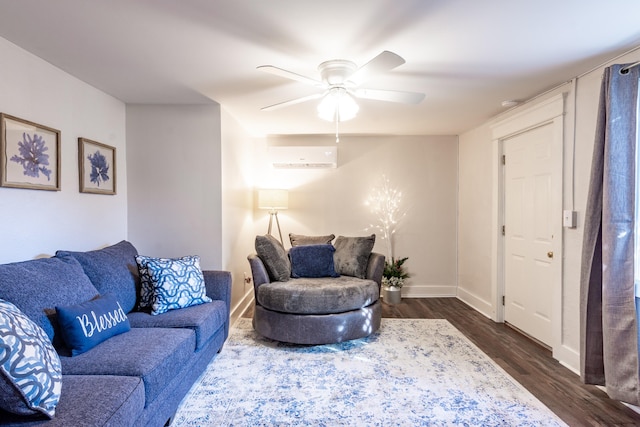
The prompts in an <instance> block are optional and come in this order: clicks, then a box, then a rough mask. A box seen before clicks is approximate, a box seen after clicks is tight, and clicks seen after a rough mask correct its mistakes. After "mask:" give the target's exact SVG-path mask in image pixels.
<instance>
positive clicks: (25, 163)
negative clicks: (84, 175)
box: [0, 114, 60, 191]
mask: <svg viewBox="0 0 640 427" xmlns="http://www.w3.org/2000/svg"><path fill="white" fill-rule="evenodd" d="M0 124H1V138H0V186H2V187H13V188H28V189H34V190H53V191H59V190H60V178H59V173H58V171H59V169H60V131H59V130H56V129H53V128H50V127H47V126H43V125H39V124H37V123H33V122H30V121H28V120H24V119H19V118H17V117H13V116H10V115H8V114H0Z"/></svg>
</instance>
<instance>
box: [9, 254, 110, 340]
mask: <svg viewBox="0 0 640 427" xmlns="http://www.w3.org/2000/svg"><path fill="white" fill-rule="evenodd" d="M96 295H98V290H97V289H96V288H95V286H93V284H92V283H91V281H90V280H89V278H88V277H87V275H86V274H84V271H83V270H82V266H81V265H80V264H79V263H78V261H76V260H75V259H74V258H56V257H53V258H40V259H35V260H31V261H22V262H16V263H12V264H3V265H0V298H2V299H4V300H7V301H11V302H12V303H13V304H15V305H16V307H18V308H19V309H20V311H22V312H23V313H24V314H26V315H27V317H29V319H31V320H33V322H34V323H35V324H36V325H38V326H40V327H41V328H42V329H43V330H44V331H45V333H46V334H47V336H48V337H49V339H50V340H52V342H53V345H54V347H56V348H58V347H59V346H60V345H64V342H63V340H62V337H61V335H60V327H59V326H58V322H57V320H56V313H55V307H56V306H58V305H66V304H79V303H81V302H84V301H88V300H90V299H91V298H93V297H95V296H96Z"/></svg>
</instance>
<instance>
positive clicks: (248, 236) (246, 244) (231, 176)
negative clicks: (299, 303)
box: [222, 109, 256, 323]
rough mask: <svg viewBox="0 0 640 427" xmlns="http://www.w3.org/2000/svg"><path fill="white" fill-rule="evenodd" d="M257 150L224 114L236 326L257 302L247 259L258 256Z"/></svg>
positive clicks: (226, 246)
mask: <svg viewBox="0 0 640 427" xmlns="http://www.w3.org/2000/svg"><path fill="white" fill-rule="evenodd" d="M253 148H254V139H253V138H251V137H250V136H249V135H248V134H247V133H246V132H245V131H244V129H243V128H242V127H241V126H240V125H239V123H238V122H237V121H236V120H235V118H233V117H232V116H231V115H230V114H229V113H227V112H226V111H225V110H224V109H223V110H222V224H223V227H222V268H223V269H224V270H228V271H231V276H232V278H233V289H232V294H231V307H232V313H231V317H232V323H233V321H235V319H236V318H237V317H239V316H240V315H241V314H242V312H243V311H244V309H245V308H246V307H247V305H248V304H249V303H250V302H251V301H252V298H253V283H245V282H244V275H245V274H247V276H248V277H251V270H250V268H249V262H248V261H247V255H249V254H250V253H251V252H254V239H255V235H256V229H255V224H254V221H253V197H252V196H253V178H254V171H253V167H252V166H253Z"/></svg>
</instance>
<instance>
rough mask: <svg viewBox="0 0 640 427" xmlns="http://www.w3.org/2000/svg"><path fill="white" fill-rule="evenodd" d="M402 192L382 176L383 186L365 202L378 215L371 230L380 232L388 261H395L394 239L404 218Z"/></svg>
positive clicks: (374, 189)
mask: <svg viewBox="0 0 640 427" xmlns="http://www.w3.org/2000/svg"><path fill="white" fill-rule="evenodd" d="M401 202H402V192H401V191H400V190H398V189H397V188H394V187H392V186H391V183H390V181H389V178H387V177H386V176H384V175H383V176H382V184H381V185H380V186H379V187H377V188H373V190H371V194H370V195H369V197H368V198H367V200H366V201H365V205H366V206H369V208H370V209H371V212H372V213H373V214H374V215H376V218H377V220H378V222H377V224H370V225H369V228H370V229H374V230H378V231H379V232H380V234H381V235H382V238H383V239H384V240H385V242H386V244H387V259H388V260H393V242H392V237H393V234H394V233H395V232H396V226H397V224H398V222H399V221H400V220H401V219H402V217H404V215H405V214H404V213H403V212H402V210H401Z"/></svg>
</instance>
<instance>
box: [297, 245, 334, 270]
mask: <svg viewBox="0 0 640 427" xmlns="http://www.w3.org/2000/svg"><path fill="white" fill-rule="evenodd" d="M335 251H336V249H335V248H334V247H333V246H332V245H328V244H324V245H304V246H294V247H293V248H291V250H290V251H289V259H291V277H294V278H299V277H338V276H339V275H338V273H336V269H335V267H334V265H333V253H334V252H335Z"/></svg>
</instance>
